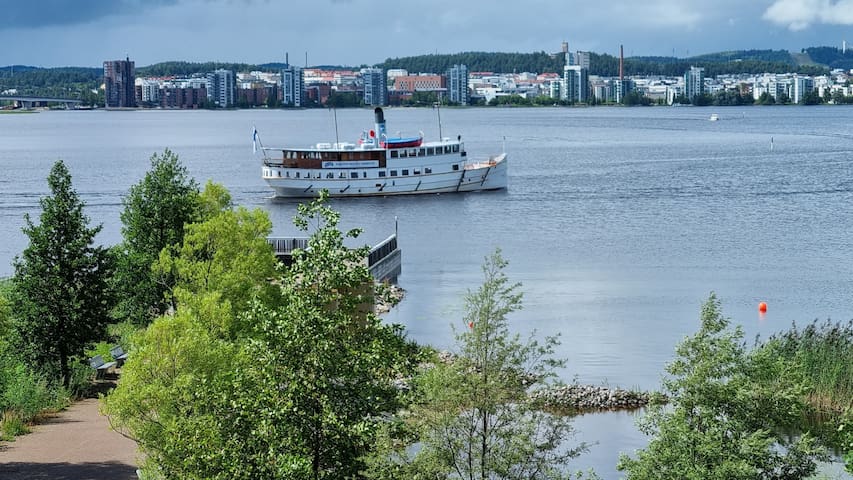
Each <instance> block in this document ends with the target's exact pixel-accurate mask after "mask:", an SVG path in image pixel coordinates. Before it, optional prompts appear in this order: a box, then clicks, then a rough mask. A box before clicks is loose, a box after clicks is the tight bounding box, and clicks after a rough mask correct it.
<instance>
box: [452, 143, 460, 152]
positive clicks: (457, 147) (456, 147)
mask: <svg viewBox="0 0 853 480" xmlns="http://www.w3.org/2000/svg"><path fill="white" fill-rule="evenodd" d="M458 151H459V145H454V146H453V153H456V152H458Z"/></svg>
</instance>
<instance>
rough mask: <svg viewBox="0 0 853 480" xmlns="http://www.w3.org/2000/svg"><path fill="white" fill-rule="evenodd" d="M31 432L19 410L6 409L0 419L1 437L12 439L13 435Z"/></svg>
mask: <svg viewBox="0 0 853 480" xmlns="http://www.w3.org/2000/svg"><path fill="white" fill-rule="evenodd" d="M25 433H30V429H28V428H27V425H26V423H25V422H24V419H23V416H22V415H21V413H20V412H18V411H17V410H6V411H5V412H3V418H2V419H0V439H3V440H11V439H12V438H13V437H16V436H18V435H23V434H25Z"/></svg>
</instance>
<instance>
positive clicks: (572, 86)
mask: <svg viewBox="0 0 853 480" xmlns="http://www.w3.org/2000/svg"><path fill="white" fill-rule="evenodd" d="M562 95H563V99H564V100H568V101H569V102H572V103H575V102H580V103H586V102H587V101H588V100H589V69H588V68H584V67H582V66H580V65H566V66H565V67H563V90H562Z"/></svg>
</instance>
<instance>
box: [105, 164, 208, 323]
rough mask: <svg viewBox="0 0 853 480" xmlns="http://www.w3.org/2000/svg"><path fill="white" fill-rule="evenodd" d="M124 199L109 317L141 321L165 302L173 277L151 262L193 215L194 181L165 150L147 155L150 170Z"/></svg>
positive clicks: (164, 307) (195, 209) (180, 235)
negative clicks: (114, 293)
mask: <svg viewBox="0 0 853 480" xmlns="http://www.w3.org/2000/svg"><path fill="white" fill-rule="evenodd" d="M123 204H124V210H123V211H122V213H121V221H122V225H123V226H122V235H123V236H124V241H123V243H122V244H121V245H119V246H118V247H117V248H116V249H115V254H116V257H117V269H116V275H115V282H114V286H115V289H116V291H117V292H118V294H119V295H120V299H121V300H120V301H119V303H118V305H117V307H116V309H115V311H114V316H115V317H116V318H117V319H119V320H130V321H132V322H134V323H136V324H138V325H146V324H148V323H149V322H150V321H151V320H152V319H154V318H155V317H157V316H158V315H160V314H162V313H163V312H165V311H167V310H168V308H169V307H170V304H169V302H168V301H167V300H166V297H165V294H166V293H167V292H168V291H169V290H170V289H171V288H172V287H173V286H174V284H175V279H174V278H173V277H172V276H171V275H157V274H155V272H154V271H153V270H152V268H151V267H152V265H153V264H154V262H155V261H157V259H158V258H159V256H160V251H161V250H163V249H164V248H166V247H169V246H172V245H179V244H180V243H181V241H182V240H183V236H184V225H185V224H187V223H190V222H192V221H194V220H196V219H197V215H198V186H197V184H196V182H195V180H193V179H192V178H190V177H189V176H188V174H187V170H186V167H184V166H183V165H182V164H181V163H180V160H179V159H178V156H177V155H176V154H174V153H172V152H171V151H170V150H168V149H166V150H165V151H164V152H163V154H162V155H158V154H156V153H155V154H154V155H152V156H151V169H150V170H149V171H148V172H147V173H146V174H145V178H143V179H142V180H141V181H140V182H139V183H138V184H136V185H134V186H132V187H131V188H130V193H129V194H128V196H127V197H126V198H125V199H124V201H123Z"/></svg>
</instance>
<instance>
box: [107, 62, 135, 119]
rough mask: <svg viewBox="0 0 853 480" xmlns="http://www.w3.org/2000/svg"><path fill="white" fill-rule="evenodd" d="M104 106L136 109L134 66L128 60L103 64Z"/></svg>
mask: <svg viewBox="0 0 853 480" xmlns="http://www.w3.org/2000/svg"><path fill="white" fill-rule="evenodd" d="M104 104H105V105H104V106H106V107H107V108H133V107H136V66H135V63H134V62H131V61H130V58H125V59H124V60H107V61H105V62H104Z"/></svg>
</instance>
